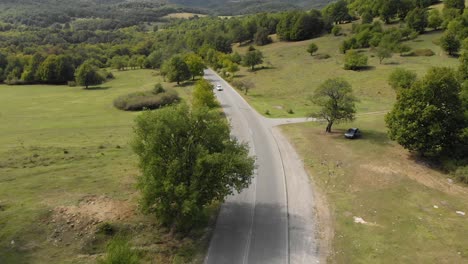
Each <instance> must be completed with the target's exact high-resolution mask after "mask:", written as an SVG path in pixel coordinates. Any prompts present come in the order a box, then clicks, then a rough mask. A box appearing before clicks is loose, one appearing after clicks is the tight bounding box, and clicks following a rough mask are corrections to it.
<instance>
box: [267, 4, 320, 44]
mask: <svg viewBox="0 0 468 264" xmlns="http://www.w3.org/2000/svg"><path fill="white" fill-rule="evenodd" d="M324 27H325V22H324V21H323V19H322V17H321V16H320V13H317V12H310V13H306V12H298V11H295V12H286V13H285V14H283V15H282V16H281V18H280V20H279V22H278V26H277V28H276V33H277V34H278V36H279V38H280V39H281V40H286V41H299V40H305V39H309V38H312V37H314V36H317V35H319V34H320V33H322V32H323V30H324Z"/></svg>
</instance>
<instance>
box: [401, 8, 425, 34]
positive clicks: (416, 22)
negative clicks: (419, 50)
mask: <svg viewBox="0 0 468 264" xmlns="http://www.w3.org/2000/svg"><path fill="white" fill-rule="evenodd" d="M406 24H407V25H408V27H409V28H411V29H413V30H415V31H417V32H419V33H423V32H424V30H425V29H426V27H427V25H428V15H427V10H426V9H424V8H415V9H413V10H412V11H410V12H409V13H408V15H407V16H406Z"/></svg>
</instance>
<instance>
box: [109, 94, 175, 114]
mask: <svg viewBox="0 0 468 264" xmlns="http://www.w3.org/2000/svg"><path fill="white" fill-rule="evenodd" d="M179 100H180V97H179V95H178V94H177V92H176V91H174V90H168V91H166V92H160V93H155V92H154V91H148V92H136V93H130V94H127V95H123V96H120V97H118V98H117V99H115V100H114V106H115V107H116V108H118V109H120V110H124V111H141V110H145V109H158V108H161V107H164V106H166V105H170V104H173V103H177V102H179Z"/></svg>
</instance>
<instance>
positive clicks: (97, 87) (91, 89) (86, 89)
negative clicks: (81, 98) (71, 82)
mask: <svg viewBox="0 0 468 264" xmlns="http://www.w3.org/2000/svg"><path fill="white" fill-rule="evenodd" d="M107 89H110V86H92V87H88V88H83V90H85V91H99V90H107Z"/></svg>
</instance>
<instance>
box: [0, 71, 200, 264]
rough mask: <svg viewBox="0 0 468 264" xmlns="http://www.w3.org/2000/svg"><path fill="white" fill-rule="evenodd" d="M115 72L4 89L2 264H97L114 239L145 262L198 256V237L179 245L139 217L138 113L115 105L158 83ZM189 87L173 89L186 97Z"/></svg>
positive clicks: (148, 74) (0, 117) (143, 74)
mask: <svg viewBox="0 0 468 264" xmlns="http://www.w3.org/2000/svg"><path fill="white" fill-rule="evenodd" d="M114 75H115V76H116V79H115V80H112V81H110V82H107V83H105V84H103V85H101V86H100V87H99V88H96V89H94V88H93V89H89V90H85V89H82V88H80V87H67V86H46V85H30V86H6V85H1V86H0V263H94V262H95V260H96V257H98V256H99V255H100V254H102V253H103V251H104V247H105V244H106V242H107V241H108V240H109V239H110V238H111V237H112V235H113V234H117V233H119V234H123V235H128V236H129V237H131V240H130V241H131V243H132V244H133V245H134V246H136V247H137V248H139V249H140V250H141V252H142V256H143V257H144V259H146V260H148V262H151V261H157V263H167V262H171V261H174V262H176V263H177V262H180V263H183V262H185V261H186V257H187V256H189V257H190V258H196V256H195V255H196V252H198V251H197V245H198V244H197V243H198V240H197V238H198V237H197V236H194V237H195V238H194V239H192V238H191V237H189V238H188V239H186V240H184V241H178V240H177V239H175V238H173V237H172V236H170V235H168V234H167V233H166V232H165V230H161V229H160V228H159V227H158V226H157V225H156V223H155V221H154V217H152V216H144V215H142V214H140V213H139V211H138V208H137V202H138V194H137V191H136V188H135V183H136V178H135V177H136V176H137V175H138V173H139V172H138V168H137V159H136V156H135V155H134V154H133V152H132V150H131V146H130V143H131V140H132V134H133V129H132V127H133V124H134V123H133V122H134V121H133V120H134V118H135V117H136V116H137V115H138V113H137V112H124V111H120V110H117V109H116V108H114V106H113V104H112V103H113V100H114V99H115V98H116V97H118V96H120V95H125V94H127V93H130V92H135V91H145V90H151V89H152V88H153V87H154V85H155V84H156V83H157V82H160V81H161V80H160V77H159V76H154V72H153V71H150V70H134V71H123V72H114ZM163 85H164V86H165V87H169V86H171V85H170V84H163ZM190 89H191V88H190V86H187V87H178V88H176V90H177V91H178V92H179V94H180V95H181V97H183V98H186V99H187V98H188V97H189V94H190ZM107 224H108V225H107ZM179 252H182V253H179ZM180 254H182V255H181V256H178V255H180ZM178 259H179V260H178Z"/></svg>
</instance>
